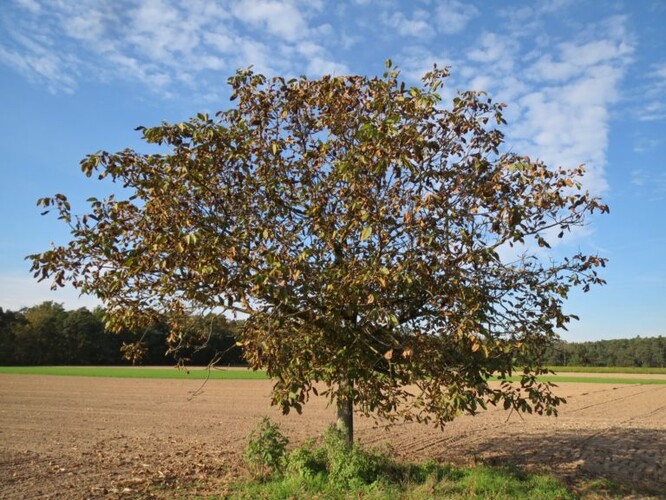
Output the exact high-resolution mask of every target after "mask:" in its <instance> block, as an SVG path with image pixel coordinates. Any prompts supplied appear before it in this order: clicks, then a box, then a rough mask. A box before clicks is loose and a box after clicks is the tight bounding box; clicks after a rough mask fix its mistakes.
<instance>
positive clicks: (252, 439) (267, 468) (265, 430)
mask: <svg viewBox="0 0 666 500" xmlns="http://www.w3.org/2000/svg"><path fill="white" fill-rule="evenodd" d="M288 443H289V439H287V437H286V436H285V435H284V434H282V432H281V431H280V428H279V427H278V425H277V424H275V423H273V422H272V421H271V419H270V418H268V417H264V418H262V419H261V422H259V425H258V426H257V427H256V428H255V429H254V430H253V431H252V432H251V433H250V435H249V436H248V443H247V448H246V451H245V460H246V462H247V464H248V465H249V467H250V469H251V470H252V472H253V473H254V474H255V476H259V477H268V476H270V475H273V474H275V473H278V472H282V468H283V465H284V461H285V453H286V450H287V444H288Z"/></svg>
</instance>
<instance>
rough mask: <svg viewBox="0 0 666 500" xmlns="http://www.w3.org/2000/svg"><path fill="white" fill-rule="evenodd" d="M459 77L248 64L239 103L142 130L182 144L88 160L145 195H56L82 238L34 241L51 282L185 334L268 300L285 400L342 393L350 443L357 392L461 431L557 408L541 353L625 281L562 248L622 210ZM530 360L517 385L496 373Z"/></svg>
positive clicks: (246, 331) (266, 333)
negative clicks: (580, 291)
mask: <svg viewBox="0 0 666 500" xmlns="http://www.w3.org/2000/svg"><path fill="white" fill-rule="evenodd" d="M447 76H448V73H447V70H444V69H438V68H436V67H435V68H434V70H433V71H431V72H429V73H427V74H426V75H425V76H424V77H423V80H422V84H421V85H420V86H415V87H407V86H406V85H405V83H404V82H403V81H401V80H400V75H399V72H398V71H397V70H396V69H394V67H392V66H391V64H390V62H389V63H388V65H387V71H386V73H385V74H384V75H383V77H381V78H367V77H363V76H347V77H331V76H324V77H322V78H321V79H319V80H308V79H307V78H305V77H301V78H298V79H292V80H289V81H286V80H285V79H283V78H273V79H267V78H265V77H264V76H262V75H260V74H255V73H254V72H253V71H252V70H240V71H238V72H237V73H236V75H235V76H233V77H232V78H230V79H229V83H230V86H231V88H232V91H233V93H232V97H231V98H232V101H233V100H235V102H236V104H235V106H234V107H232V108H231V109H229V110H226V111H222V112H219V113H218V114H217V115H216V117H214V118H212V117H209V116H208V115H205V114H199V115H197V117H196V118H193V119H192V120H190V121H187V122H184V123H177V124H168V123H163V124H162V125H160V126H157V127H153V128H144V127H140V130H142V133H143V137H144V139H145V140H146V141H147V142H148V143H151V144H157V145H161V146H162V147H163V148H165V152H164V153H162V154H140V153H137V152H135V151H133V150H124V151H121V152H119V153H115V154H111V153H108V152H104V151H102V152H98V153H96V154H92V155H90V156H88V157H87V158H85V159H84V160H83V161H82V162H81V166H82V170H83V172H84V173H85V174H86V175H88V176H91V175H93V174H96V175H97V176H98V177H99V178H100V179H103V178H105V177H107V178H111V179H112V180H113V181H114V182H116V183H118V184H120V185H122V186H123V188H124V190H123V191H122V192H121V194H124V195H125V197H124V198H122V199H121V198H115V197H114V196H110V197H109V198H108V199H104V200H98V199H94V198H93V199H90V200H89V201H90V203H91V209H90V212H89V213H88V214H85V215H82V216H75V215H73V214H72V212H71V209H70V204H69V202H68V201H67V198H66V197H65V196H64V195H62V194H58V195H55V196H54V197H51V198H43V199H41V200H39V202H38V203H39V205H41V206H43V207H47V209H48V208H49V207H55V208H56V209H57V211H58V213H59V218H60V219H62V220H64V221H65V222H67V223H68V224H69V225H70V228H71V235H72V239H71V241H70V242H69V243H68V244H66V245H64V246H57V247H53V248H51V249H50V250H48V251H46V252H44V253H41V254H36V255H32V256H30V258H32V260H33V270H34V271H35V276H36V277H38V278H39V279H52V280H53V286H60V285H62V284H64V283H65V282H71V283H73V285H74V286H75V287H77V288H79V289H80V290H81V291H82V292H84V293H93V294H95V295H97V296H98V297H99V298H100V299H101V300H102V301H103V302H104V304H105V305H106V307H107V315H108V322H109V326H110V327H111V328H114V329H121V328H124V327H137V326H140V325H146V324H149V323H150V322H151V321H153V320H154V319H155V318H158V317H159V316H160V315H161V314H165V315H166V316H167V317H168V320H169V323H170V334H169V337H168V341H169V343H170V344H171V345H172V346H177V345H178V346H183V345H186V344H187V343H188V338H189V336H188V333H187V332H188V330H189V326H188V321H187V318H190V317H191V315H192V314H193V313H201V314H204V313H207V312H210V311H218V312H219V311H226V312H240V313H243V314H244V315H247V321H245V323H244V325H243V327H242V331H241V332H239V335H240V342H241V344H242V346H243V348H244V353H245V356H246V358H247V360H248V361H249V363H250V365H251V366H252V367H253V368H256V369H259V368H262V369H266V370H267V372H268V374H269V375H270V376H271V377H272V378H273V379H274V380H275V385H274V390H273V403H274V404H278V405H280V406H281V407H282V408H283V410H284V411H285V412H288V411H289V410H290V409H291V408H294V409H296V410H298V411H300V410H301V407H302V405H303V403H305V402H306V401H307V399H308V397H309V395H310V394H317V391H318V389H317V387H320V388H321V387H322V386H323V387H324V388H325V389H324V394H325V395H326V396H328V397H329V398H330V399H331V401H336V402H337V406H338V414H339V418H340V424H341V425H343V426H344V427H346V429H347V432H348V437H349V439H352V437H353V434H352V426H353V422H352V410H353V407H354V406H355V407H356V408H357V409H358V411H360V412H361V413H363V414H366V415H368V414H373V415H375V416H377V417H379V418H386V419H389V421H392V420H394V419H396V418H400V417H402V418H405V419H408V420H412V419H415V420H418V421H424V422H432V421H434V422H435V423H437V424H440V425H444V424H445V423H446V422H448V421H449V420H451V419H452V418H454V416H456V415H458V414H459V413H461V412H468V413H475V412H476V411H477V410H478V409H479V407H486V405H487V404H488V403H491V404H493V405H497V404H502V405H503V406H504V407H505V408H507V409H508V408H515V409H517V410H520V411H527V412H532V411H535V412H536V413H539V414H542V413H546V414H552V413H555V412H556V407H557V406H558V405H559V404H560V403H561V402H562V401H563V399H562V398H559V397H557V396H556V395H554V394H553V393H552V391H551V387H550V386H549V385H548V384H546V383H541V382H539V381H538V380H537V376H538V375H539V374H541V373H543V371H544V369H543V368H542V366H541V362H540V354H541V353H542V352H543V350H544V349H545V346H546V345H547V344H548V343H549V341H550V340H552V339H553V338H554V337H556V329H557V328H563V327H565V325H566V324H567V323H568V322H569V321H570V319H572V318H573V317H574V316H573V315H570V314H566V313H565V312H564V311H563V301H564V299H565V298H566V297H567V294H568V292H569V290H570V289H571V288H572V287H578V286H580V287H583V288H584V289H585V290H586V291H587V289H588V288H589V286H590V285H591V284H599V283H603V280H602V279H600V278H599V277H598V276H597V273H596V268H597V267H598V266H603V265H605V260H604V259H602V258H599V257H597V256H586V255H582V254H577V255H573V256H570V257H567V258H564V259H562V260H559V261H558V260H554V257H552V258H545V257H542V255H543V256H547V255H548V254H547V253H545V252H547V249H548V248H549V241H550V240H552V239H554V238H556V237H557V236H558V234H557V233H558V232H559V237H562V235H563V234H564V232H566V231H568V230H571V228H573V227H575V226H580V225H582V224H584V223H585V221H586V217H587V216H588V215H589V214H591V213H592V212H594V211H600V212H606V211H607V210H608V209H607V207H606V206H604V205H602V204H601V203H600V200H599V199H597V198H595V197H593V196H591V195H590V194H589V193H587V192H584V191H583V190H582V188H581V180H582V176H583V173H584V170H583V168H582V167H578V168H574V169H571V170H565V169H562V168H556V169H555V168H549V167H547V166H546V165H544V164H543V163H542V162H540V161H537V160H532V159H530V158H528V157H525V156H519V155H517V154H515V153H512V152H507V151H505V148H504V147H503V134H502V132H501V130H500V129H499V128H498V127H500V126H501V125H503V124H504V123H505V121H504V119H503V116H502V109H503V105H502V104H498V103H494V102H492V100H491V99H490V98H488V97H487V96H486V95H485V94H484V93H482V92H473V91H467V92H460V93H458V95H457V96H456V97H455V98H454V99H453V102H452V103H450V104H449V105H448V106H444V104H443V102H442V99H441V97H440V95H438V94H437V90H438V88H439V87H440V86H441V84H442V83H444V81H445V79H446V77H447ZM119 196H120V195H119ZM523 244H524V252H523V254H522V256H520V257H516V258H515V259H507V258H501V257H500V252H504V250H505V249H507V248H509V247H513V246H514V245H519V246H522V245H523ZM504 253H507V252H504ZM517 368H521V369H522V372H521V377H520V381H519V382H517V383H512V382H510V381H508V380H504V381H503V382H502V384H501V386H500V387H497V386H495V385H491V384H490V383H489V381H488V378H489V377H490V375H491V374H493V373H496V374H499V376H500V378H503V379H506V378H508V376H509V375H511V374H512V373H513V372H514V370H515V369H517ZM318 384H319V385H318Z"/></svg>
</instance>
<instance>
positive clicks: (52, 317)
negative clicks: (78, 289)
mask: <svg viewBox="0 0 666 500" xmlns="http://www.w3.org/2000/svg"><path fill="white" fill-rule="evenodd" d="M21 314H22V316H23V318H24V320H25V321H23V322H22V324H20V325H19V326H18V327H17V328H16V337H15V341H16V350H15V354H16V360H17V361H18V364H25V365H56V364H61V363H63V362H64V360H65V359H66V351H67V349H68V346H67V341H66V339H65V337H64V334H63V325H64V322H65V318H66V317H67V312H66V311H65V309H64V308H63V307H62V305H61V304H57V303H55V302H51V301H47V302H42V303H41V304H39V305H36V306H33V307H30V308H26V309H22V310H21Z"/></svg>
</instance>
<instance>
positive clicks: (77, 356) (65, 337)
mask: <svg viewBox="0 0 666 500" xmlns="http://www.w3.org/2000/svg"><path fill="white" fill-rule="evenodd" d="M239 326H240V325H239V322H237V321H230V320H227V319H225V318H223V317H220V316H216V317H214V318H206V319H204V320H201V322H200V323H199V328H200V329H201V332H202V338H203V339H207V342H206V346H205V347H204V348H202V349H200V350H198V351H191V352H184V353H181V356H183V357H184V358H186V361H187V363H188V364H191V365H206V364H208V363H209V362H210V361H211V360H212V359H214V358H215V356H216V355H217V354H221V353H225V354H224V356H223V357H222V359H221V360H220V364H223V365H227V364H230V365H239V364H243V363H244V360H243V356H242V352H241V349H240V348H239V347H237V346H236V332H237V331H238V329H239ZM167 335H168V327H167V325H166V322H163V323H162V324H157V325H155V326H154V327H152V328H149V329H145V330H141V331H135V332H132V331H125V332H121V333H120V334H112V333H109V332H107V331H106V330H105V328H104V310H103V309H101V308H97V309H95V310H93V311H90V310H88V309H86V308H81V309H77V310H73V311H66V310H65V309H64V308H63V307H62V306H61V305H60V304H56V303H53V302H44V303H42V304H39V305H37V306H34V307H29V308H25V309H21V310H20V311H9V310H7V311H4V310H3V309H2V308H0V365H122V364H128V363H129V362H128V361H127V360H125V359H123V357H122V350H123V346H124V345H128V344H130V343H133V342H136V341H137V340H141V343H142V346H143V348H144V352H145V354H144V357H143V359H142V361H141V363H142V364H145V365H173V364H175V363H176V361H177V360H176V358H174V357H173V356H167V355H166V354H165V351H166V347H165V345H166V343H165V339H166V336H167ZM545 363H546V364H547V365H550V366H637V367H641V366H642V367H651V368H654V367H666V337H662V336H659V337H645V338H641V337H636V338H633V339H618V340H599V341H596V342H576V343H573V342H564V341H562V340H558V341H556V342H554V343H553V345H552V346H550V347H549V349H548V350H547V351H546V353H545Z"/></svg>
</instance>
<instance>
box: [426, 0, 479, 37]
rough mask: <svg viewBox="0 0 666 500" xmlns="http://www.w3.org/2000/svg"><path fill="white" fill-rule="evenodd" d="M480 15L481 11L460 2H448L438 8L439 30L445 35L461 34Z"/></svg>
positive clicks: (447, 0) (456, 0) (452, 0)
mask: <svg viewBox="0 0 666 500" xmlns="http://www.w3.org/2000/svg"><path fill="white" fill-rule="evenodd" d="M478 15H479V9H477V8H476V7H474V6H473V5H471V4H469V3H463V2H460V1H458V0H446V1H444V2H441V3H439V4H438V7H437V17H436V18H437V30H438V31H440V32H442V33H445V34H448V35H450V34H453V33H459V32H461V31H462V30H464V29H465V27H466V26H467V23H469V22H470V21H471V20H472V19H474V18H475V17H476V16H478Z"/></svg>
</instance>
